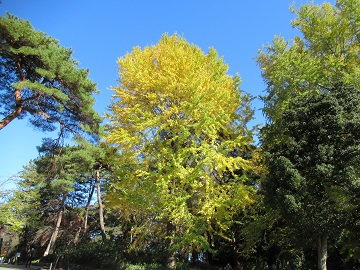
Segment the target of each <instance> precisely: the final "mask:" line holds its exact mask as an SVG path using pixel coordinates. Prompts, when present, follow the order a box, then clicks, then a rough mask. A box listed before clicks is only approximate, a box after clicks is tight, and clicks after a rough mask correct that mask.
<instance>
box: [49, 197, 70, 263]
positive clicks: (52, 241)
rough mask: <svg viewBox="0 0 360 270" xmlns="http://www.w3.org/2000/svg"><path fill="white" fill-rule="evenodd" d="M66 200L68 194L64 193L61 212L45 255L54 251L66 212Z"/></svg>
mask: <svg viewBox="0 0 360 270" xmlns="http://www.w3.org/2000/svg"><path fill="white" fill-rule="evenodd" d="M65 200H66V195H64V197H63V199H62V201H61V206H60V211H59V214H58V217H57V221H56V226H55V230H54V231H53V233H52V235H51V238H50V241H49V244H48V245H47V247H46V250H45V252H44V257H45V256H47V255H49V253H50V252H52V251H53V248H54V245H55V242H56V239H57V236H58V234H59V230H60V225H61V220H62V216H63V214H64V209H65Z"/></svg>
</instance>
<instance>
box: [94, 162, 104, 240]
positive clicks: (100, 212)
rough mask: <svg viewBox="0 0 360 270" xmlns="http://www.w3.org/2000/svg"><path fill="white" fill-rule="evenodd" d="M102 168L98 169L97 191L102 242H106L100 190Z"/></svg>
mask: <svg viewBox="0 0 360 270" xmlns="http://www.w3.org/2000/svg"><path fill="white" fill-rule="evenodd" d="M100 188H101V186H100V166H99V167H98V168H97V169H96V189H97V199H98V204H99V220H100V229H101V237H102V240H103V241H104V242H105V241H106V231H105V224H104V207H103V204H102V200H101V190H100Z"/></svg>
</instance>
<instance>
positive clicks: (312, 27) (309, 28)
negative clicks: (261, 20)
mask: <svg viewBox="0 0 360 270" xmlns="http://www.w3.org/2000/svg"><path fill="white" fill-rule="evenodd" d="M292 11H293V12H294V13H295V14H296V16H297V17H296V19H295V20H294V21H293V22H292V25H293V27H295V28H296V29H298V30H300V31H301V35H302V36H301V37H295V38H294V40H293V41H292V42H287V41H285V40H284V38H282V37H279V36H278V37H275V39H274V40H273V43H272V44H271V45H268V46H265V47H263V48H262V50H261V51H259V55H258V58H257V62H258V64H259V66H260V67H261V69H262V76H263V78H264V80H265V82H266V84H267V94H266V95H265V96H264V97H263V101H264V105H265V107H264V112H265V115H266V116H267V117H268V119H269V120H270V121H271V122H274V123H277V122H278V121H281V115H282V113H283V112H284V111H285V110H286V109H287V106H288V104H289V101H290V100H291V99H292V98H294V97H296V96H298V95H300V94H303V93H307V92H309V91H323V90H331V89H333V88H334V87H335V85H336V83H338V82H343V83H345V84H353V85H354V86H355V87H357V88H359V86H360V81H359V78H360V76H359V75H360V68H359V67H360V58H359V52H360V45H359V37H358V29H359V21H360V6H359V3H358V1H353V0H341V1H337V6H336V7H333V6H332V5H331V4H330V3H324V4H322V5H314V4H306V5H302V6H301V7H300V8H298V9H296V8H294V7H293V8H292ZM280 134H281V132H280V131H279V132H278V133H277V134H276V136H274V137H272V139H273V140H274V141H275V142H276V141H277V140H276V137H277V136H278V135H280ZM280 136H281V135H280Z"/></svg>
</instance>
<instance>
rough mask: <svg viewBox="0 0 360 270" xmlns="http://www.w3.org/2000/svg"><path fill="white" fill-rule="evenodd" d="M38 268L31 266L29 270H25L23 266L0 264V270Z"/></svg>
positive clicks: (37, 267) (35, 269) (32, 269)
mask: <svg viewBox="0 0 360 270" xmlns="http://www.w3.org/2000/svg"><path fill="white" fill-rule="evenodd" d="M39 268H40V267H39V266H31V267H30V268H25V265H21V264H20V265H12V264H6V263H3V264H0V270H8V269H12V270H20V269H21V270H26V269H31V270H37V269H39Z"/></svg>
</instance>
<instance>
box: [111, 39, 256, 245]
mask: <svg viewBox="0 0 360 270" xmlns="http://www.w3.org/2000/svg"><path fill="white" fill-rule="evenodd" d="M118 64H119V76H120V84H119V86H118V87H116V88H114V89H113V90H114V92H115V95H114V102H113V104H112V105H111V107H110V108H111V111H112V114H111V115H109V118H110V119H111V122H110V124H109V125H108V129H109V135H108V136H107V137H106V140H107V141H108V142H109V143H111V144H113V145H114V146H116V147H118V149H119V151H120V153H121V155H122V157H121V161H120V162H119V167H121V166H125V167H126V168H128V170H124V169H121V168H118V176H119V182H116V183H113V186H114V189H115V190H114V192H110V194H109V195H108V199H109V202H110V204H111V205H112V206H114V207H115V206H116V205H119V210H121V211H129V209H128V210H125V209H124V205H125V206H126V207H125V208H131V210H130V212H131V213H135V212H137V211H139V210H140V211H141V210H142V211H149V212H150V213H152V215H155V216H156V217H157V218H160V219H161V220H162V221H163V222H170V223H171V224H173V225H174V226H175V228H176V235H178V236H179V237H180V236H182V237H184V238H183V239H190V238H191V239H193V240H192V241H193V244H195V242H196V243H197V244H196V245H201V247H199V248H204V249H207V247H206V246H207V245H208V244H207V245H205V244H204V242H203V241H200V238H201V237H204V235H203V234H204V233H205V232H206V231H208V232H210V233H215V232H220V231H221V230H225V229H227V228H228V227H227V226H228V223H227V222H229V221H230V220H231V219H232V216H233V215H234V213H236V212H237V211H240V210H241V209H243V207H245V206H246V205H248V204H249V203H251V201H252V200H251V198H250V197H251V196H250V194H251V193H252V190H251V188H248V187H247V186H245V185H244V181H246V177H241V176H238V175H235V173H234V171H235V170H243V171H244V172H245V171H247V170H249V169H250V168H251V167H252V164H251V163H250V161H249V160H247V159H245V158H244V157H243V156H242V155H241V153H243V152H244V151H247V150H248V149H249V146H250V143H251V142H252V138H251V133H250V132H249V130H247V129H246V123H247V121H248V120H249V119H250V118H251V115H252V111H251V110H250V108H249V98H248V96H247V95H245V94H244V93H242V91H241V90H240V89H239V88H238V85H239V82H240V80H239V77H235V78H232V77H231V76H229V75H227V74H226V72H227V69H228V68H227V66H226V65H225V64H224V62H223V60H222V59H221V58H219V57H218V55H217V52H216V51H215V50H214V49H210V51H209V53H207V54H205V53H203V52H202V51H201V49H200V48H199V47H197V46H195V45H193V44H190V43H188V42H187V41H186V40H185V39H184V38H181V37H179V36H177V35H173V36H168V35H163V36H162V38H161V39H160V41H159V42H158V43H157V44H156V45H154V46H149V47H145V48H144V49H141V48H140V47H135V48H134V49H133V51H132V52H131V53H128V54H126V55H125V56H124V57H122V58H120V59H119V60H118ZM199 224H202V226H201V228H202V229H201V230H199V226H198V225H199ZM190 235H197V238H196V239H198V240H195V238H194V237H190ZM198 237H200V238H198ZM201 239H202V238H201ZM179 241H180V240H179ZM205 242H206V241H205ZM201 243H203V244H201Z"/></svg>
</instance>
